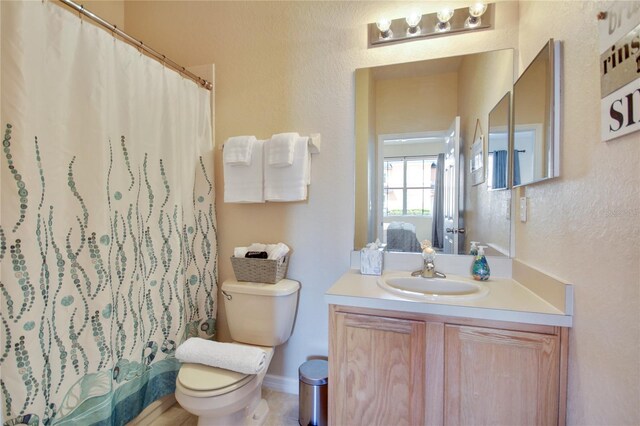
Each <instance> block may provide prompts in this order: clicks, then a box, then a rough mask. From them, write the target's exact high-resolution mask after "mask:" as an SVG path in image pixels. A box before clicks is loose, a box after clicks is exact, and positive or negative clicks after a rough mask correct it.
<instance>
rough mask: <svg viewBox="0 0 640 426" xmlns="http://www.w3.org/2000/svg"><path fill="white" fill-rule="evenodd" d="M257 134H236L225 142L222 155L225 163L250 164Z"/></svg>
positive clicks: (234, 164) (233, 164)
mask: <svg viewBox="0 0 640 426" xmlns="http://www.w3.org/2000/svg"><path fill="white" fill-rule="evenodd" d="M255 141H256V137H255V136H234V137H232V138H229V139H227V141H226V142H225V143H224V150H223V151H222V157H223V159H224V163H225V164H229V165H230V166H249V165H250V164H251V154H252V152H253V145H254V142H255Z"/></svg>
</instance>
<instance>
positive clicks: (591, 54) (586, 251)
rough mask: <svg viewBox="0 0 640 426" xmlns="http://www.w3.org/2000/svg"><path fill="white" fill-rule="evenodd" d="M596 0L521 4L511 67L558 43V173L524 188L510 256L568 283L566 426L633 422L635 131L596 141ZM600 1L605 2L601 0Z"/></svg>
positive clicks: (636, 417) (637, 234) (637, 360)
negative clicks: (525, 214)
mask: <svg viewBox="0 0 640 426" xmlns="http://www.w3.org/2000/svg"><path fill="white" fill-rule="evenodd" d="M597 6H598V4H597V3H595V2H521V3H520V45H519V48H520V70H521V71H522V70H523V69H524V67H525V66H526V64H528V63H529V62H530V61H531V59H533V57H534V56H535V55H536V53H537V52H538V51H539V50H540V49H541V48H542V46H543V44H544V43H545V42H546V41H547V40H548V39H549V38H551V37H553V38H555V39H557V40H562V41H563V43H564V63H563V65H564V79H563V84H564V99H563V106H562V114H563V119H562V124H563V129H562V144H563V145H562V158H561V165H560V167H561V170H560V173H561V175H562V177H561V178H559V179H555V180H553V181H550V182H548V183H541V184H537V185H533V186H530V187H527V188H526V195H527V196H528V197H529V199H530V209H529V221H528V222H527V223H526V224H521V223H519V222H517V226H516V254H517V257H518V259H520V260H522V261H524V262H526V263H528V264H530V265H532V266H534V267H537V268H539V269H541V270H542V271H544V272H547V273H549V274H553V275H556V276H558V277H560V278H562V279H563V280H566V281H568V282H571V283H574V284H575V300H576V312H575V320H574V324H575V326H574V328H573V329H572V332H571V346H570V348H569V356H570V360H569V407H568V409H569V416H568V420H569V424H576V425H581V424H582V425H586V424H592V425H596V424H609V425H614V424H615V425H623V424H626V425H632V424H633V425H637V424H640V300H639V290H640V263H639V261H640V244H639V243H638V239H639V238H640V171H639V170H640V169H639V162H640V133H635V134H631V135H628V136H626V137H622V138H619V139H617V140H613V141H610V142H607V143H603V142H600V136H599V135H600V80H599V74H598V60H599V54H598V36H597V34H598V30H597V21H596V18H595V16H596V14H597V12H598V7H597ZM605 7H606V6H605Z"/></svg>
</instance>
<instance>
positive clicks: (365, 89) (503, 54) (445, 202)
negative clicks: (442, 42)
mask: <svg viewBox="0 0 640 426" xmlns="http://www.w3.org/2000/svg"><path fill="white" fill-rule="evenodd" d="M513 56H514V55H513V50H512V49H505V50H497V51H488V52H481V53H476V54H470V55H463V56H453V57H447V58H439V59H431V60H425V61H418V62H411V63H400V64H390V65H384V66H379V67H372V68H362V69H358V70H356V72H355V85H356V94H355V97H356V105H355V135H356V165H355V173H356V177H355V181H356V194H355V199H356V205H355V210H356V212H355V216H356V217H355V235H354V248H355V249H360V248H362V247H364V246H365V245H366V244H367V243H368V242H371V241H375V240H376V239H377V238H379V239H380V241H382V242H383V243H386V244H387V250H388V251H401V252H418V251H419V250H420V249H419V247H420V246H419V242H420V241H422V240H425V239H427V240H430V241H432V242H434V246H435V247H437V248H439V249H440V250H441V251H442V252H443V253H450V254H466V253H468V250H469V242H470V241H479V242H481V243H482V244H483V245H487V246H489V247H490V248H489V249H488V250H487V254H489V255H501V256H509V247H510V242H511V238H510V235H511V234H510V232H511V231H510V229H511V228H510V226H511V223H510V220H509V219H508V218H507V217H506V214H505V211H504V208H506V207H507V206H508V201H509V200H508V199H507V198H506V197H503V196H502V195H503V194H505V193H508V192H509V191H495V192H488V191H487V186H486V185H487V183H486V181H484V182H480V181H474V179H473V176H472V172H471V167H470V165H471V161H470V160H471V154H472V144H473V142H474V136H475V139H478V140H479V139H480V138H479V137H478V133H476V132H475V130H476V127H477V126H476V125H477V123H478V120H479V121H480V123H481V126H479V128H484V129H487V128H488V127H487V122H488V115H489V111H491V109H492V108H493V107H494V106H495V105H496V103H497V102H498V101H499V100H500V99H501V98H502V96H503V95H504V94H505V93H506V92H508V91H509V90H511V88H512V86H513V76H514V60H513ZM484 140H485V141H484V143H485V146H484V149H483V150H482V151H484V153H483V154H482V155H483V157H484V162H483V164H484V169H486V159H487V156H486V152H487V146H486V134H485V138H484ZM479 147H480V146H478V148H479ZM478 151H480V149H478ZM476 165H477V166H478V167H476V168H475V169H474V172H476V173H477V172H478V170H477V169H479V168H480V167H479V162H478V163H476ZM474 182H477V183H478V184H477V185H475V186H474V185H473V183H474ZM447 191H448V192H447ZM491 194H494V195H491ZM440 242H442V244H443V246H442V247H440V246H439V245H438V244H436V243H440ZM445 242H446V244H447V248H445V247H444V243H445ZM493 247H497V248H498V249H496V250H493Z"/></svg>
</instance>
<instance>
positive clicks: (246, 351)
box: [176, 337, 267, 374]
mask: <svg viewBox="0 0 640 426" xmlns="http://www.w3.org/2000/svg"><path fill="white" fill-rule="evenodd" d="M176 358H177V359H178V361H180V362H190V363H196V364H204V365H209V366H211V367H218V368H224V369H225V370H232V371H237V372H238V373H243V374H258V373H259V372H260V371H262V369H263V368H264V365H265V361H266V358H267V353H266V352H265V351H263V350H262V349H260V348H256V347H255V346H245V345H238V344H236V343H221V342H214V341H211V340H205V339H201V338H199V337H192V338H190V339H187V340H186V341H185V342H184V343H183V344H181V345H180V346H178V349H176Z"/></svg>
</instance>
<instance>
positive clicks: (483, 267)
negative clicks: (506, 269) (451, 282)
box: [471, 246, 491, 281]
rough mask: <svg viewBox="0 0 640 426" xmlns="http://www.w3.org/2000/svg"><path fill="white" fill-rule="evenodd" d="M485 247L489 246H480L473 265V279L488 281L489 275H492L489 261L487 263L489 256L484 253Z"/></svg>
mask: <svg viewBox="0 0 640 426" xmlns="http://www.w3.org/2000/svg"><path fill="white" fill-rule="evenodd" d="M485 248H487V246H478V254H477V255H476V258H475V260H474V261H473V266H472V267H471V275H473V279H474V280H476V281H487V280H488V279H489V275H491V270H490V269H489V263H487V258H486V257H485V255H484V249H485Z"/></svg>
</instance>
